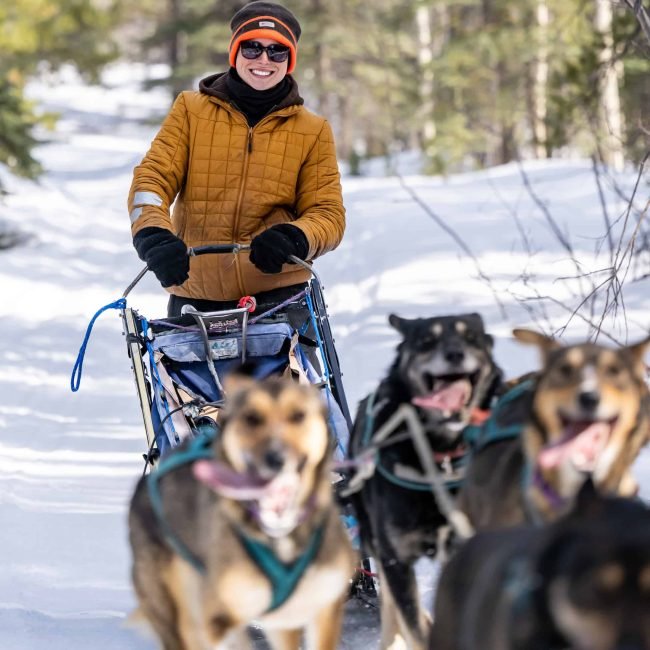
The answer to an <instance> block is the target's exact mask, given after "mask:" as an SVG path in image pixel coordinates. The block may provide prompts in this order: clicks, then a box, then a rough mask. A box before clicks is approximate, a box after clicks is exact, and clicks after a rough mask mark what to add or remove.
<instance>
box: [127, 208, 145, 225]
mask: <svg viewBox="0 0 650 650" xmlns="http://www.w3.org/2000/svg"><path fill="white" fill-rule="evenodd" d="M141 216H142V208H133V210H131V214H130V215H129V217H130V218H131V223H135V222H136V221H137V220H138V219H139V218H140V217H141Z"/></svg>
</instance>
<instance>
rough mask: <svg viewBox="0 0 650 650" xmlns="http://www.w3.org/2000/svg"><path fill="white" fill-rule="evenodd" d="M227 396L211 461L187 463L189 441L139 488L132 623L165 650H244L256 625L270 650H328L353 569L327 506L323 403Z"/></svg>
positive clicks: (268, 392)
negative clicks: (137, 621)
mask: <svg viewBox="0 0 650 650" xmlns="http://www.w3.org/2000/svg"><path fill="white" fill-rule="evenodd" d="M226 390H227V394H228V396H229V397H228V400H227V406H226V408H225V410H224V412H223V413H222V415H221V416H220V424H221V433H220V434H218V435H217V436H216V437H215V439H214V441H213V442H212V443H209V442H208V443H207V444H206V443H204V451H206V450H207V454H208V458H207V459H206V458H204V459H202V460H196V461H192V454H193V451H192V445H196V444H197V442H196V441H197V440H198V439H194V441H188V442H186V443H184V444H183V445H181V446H180V447H179V448H178V450H176V451H173V452H171V453H170V454H169V455H168V456H166V457H165V458H163V460H162V461H161V465H160V467H159V468H158V469H157V470H154V472H153V473H152V474H150V475H149V476H148V477H146V478H145V479H143V480H141V481H140V483H139V484H138V486H137V488H136V491H135V495H134V497H133V500H132V503H131V509H130V513H129V527H130V543H131V547H132V551H133V584H134V587H135V591H136V594H137V597H138V601H139V605H140V612H141V613H142V614H143V615H144V618H145V619H146V620H147V621H148V622H149V623H150V625H151V626H152V627H153V629H154V631H155V633H156V635H157V636H158V638H159V639H160V642H161V644H162V647H163V648H164V650H212V649H214V648H237V649H242V648H246V647H249V641H248V637H247V634H246V626H247V625H248V624H250V623H251V622H253V621H255V622H256V623H259V624H260V625H261V627H262V628H263V629H264V631H265V633H266V635H267V638H268V640H269V642H270V643H271V645H272V647H273V648H278V649H281V650H285V649H286V650H297V649H298V648H299V647H300V643H301V639H302V637H303V632H306V637H307V641H308V645H307V647H309V648H314V649H317V650H335V648H336V647H337V643H338V639H339V634H340V627H341V619H342V608H343V603H344V600H345V598H346V595H347V591H348V589H349V584H350V577H351V574H352V572H353V568H354V564H355V557H354V552H353V551H352V548H351V546H350V544H349V541H348V538H347V535H346V533H345V530H344V528H343V525H342V523H341V520H340V518H339V513H338V511H337V508H336V507H335V505H334V502H333V497H332V489H331V484H330V468H329V458H330V452H331V448H332V446H331V441H330V434H329V432H328V427H327V421H326V416H325V412H324V407H323V403H322V401H321V399H320V397H319V395H318V392H317V391H316V390H315V389H313V388H312V387H311V386H300V385H298V384H296V383H294V382H291V381H289V380H283V379H280V378H270V379H266V380H264V381H262V382H253V381H252V380H249V379H241V378H240V379H231V380H230V382H228V383H227V384H226ZM183 454H185V455H186V457H189V459H190V462H184V461H183V456H182V455H183ZM199 455H200V454H199ZM203 455H204V456H205V454H203ZM179 459H180V460H179ZM177 461H178V462H177ZM176 464H177V465H178V466H177V467H174V465H176ZM165 467H167V468H170V469H169V471H166V470H165ZM157 472H158V473H160V472H163V475H162V476H158V475H157Z"/></svg>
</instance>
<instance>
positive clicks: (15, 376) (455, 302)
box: [0, 65, 650, 650]
mask: <svg viewBox="0 0 650 650" xmlns="http://www.w3.org/2000/svg"><path fill="white" fill-rule="evenodd" d="M159 73H160V71H158V70H152V69H151V68H146V67H144V66H133V65H128V66H126V65H122V66H115V67H113V68H111V69H110V70H109V71H108V73H107V75H106V77H105V84H104V85H103V86H101V87H100V86H96V87H89V86H87V85H85V84H83V83H82V81H81V80H80V79H79V78H78V77H77V76H76V75H75V73H74V72H73V71H72V70H71V69H66V70H65V71H64V72H63V73H62V74H61V75H58V76H56V77H55V78H42V79H40V80H39V81H38V82H34V83H32V84H31V85H30V87H29V93H30V96H31V97H32V98H34V99H35V100H37V101H38V102H39V104H40V106H41V107H42V109H43V110H45V111H52V112H58V113H59V114H60V121H59V123H58V126H57V129H56V131H55V132H54V133H50V134H44V135H47V139H48V141H47V142H46V143H44V144H43V145H42V146H41V147H40V148H39V149H38V152H37V154H38V157H39V159H40V160H41V161H42V163H43V164H44V166H45V167H46V169H47V173H46V174H45V176H44V177H43V178H42V179H41V181H40V182H38V183H32V182H29V181H25V180H22V179H18V178H15V177H13V176H12V175H11V174H9V172H8V171H7V170H6V169H4V168H0V182H1V183H2V184H3V185H4V187H5V189H6V190H8V191H9V192H10V194H9V195H8V196H6V197H5V198H4V199H2V202H0V223H3V224H5V225H8V226H9V227H10V228H12V229H16V230H20V231H22V232H24V233H26V234H28V235H30V239H29V241H28V243H27V244H26V245H24V246H21V247H18V248H15V249H12V250H9V251H3V252H2V253H0V262H1V263H0V286H2V299H1V301H0V319H1V320H0V323H1V325H0V332H1V334H2V341H3V346H2V349H0V430H1V434H2V435H1V437H0V522H2V525H1V526H0V548H2V551H3V552H2V560H1V561H0V639H2V641H1V642H0V646H1V647H2V648H3V650H32V649H36V648H42V647H45V646H46V647H48V648H49V650H64V649H65V650H69V649H70V648H77V647H86V646H90V647H93V649H94V650H108V649H109V648H120V649H122V650H147V649H151V648H153V647H154V644H153V642H152V641H151V640H149V639H148V638H147V637H146V636H143V635H141V634H140V633H139V632H137V631H135V630H134V629H133V628H132V627H129V626H127V624H126V617H127V615H128V613H129V612H130V610H131V609H132V607H133V605H134V598H133V594H132V591H131V587H130V582H129V562H130V560H129V553H128V549H127V542H126V521H125V514H126V507H127V503H128V500H129V497H130V494H131V491H132V489H133V487H134V484H135V482H136V480H137V478H138V477H139V475H140V473H141V471H142V465H143V464H142V459H141V454H142V453H143V452H144V451H145V439H144V434H143V430H142V424H141V416H140V413H139V408H138V405H137V402H136V397H135V390H134V386H133V379H132V375H131V372H130V365H129V360H128V358H127V354H126V348H125V344H124V340H123V337H122V334H121V324H120V321H119V319H118V316H117V312H108V313H106V314H104V315H102V316H101V317H100V318H99V320H98V321H97V323H96V326H95V329H94V331H93V335H92V338H91V340H90V344H89V347H88V351H87V355H86V361H85V365H84V374H83V378H82V387H81V391H80V392H79V393H77V394H73V393H71V392H70V372H71V369H72V366H73V363H74V361H75V358H76V355H77V351H78V348H79V345H80V344H81V341H82V339H83V335H84V332H85V328H86V325H87V323H88V321H89V320H90V318H91V317H92V316H93V314H94V313H95V311H96V310H97V309H98V308H100V307H102V306H103V305H105V304H107V303H109V302H112V301H113V300H115V299H116V298H118V297H119V296H120V295H121V294H122V292H123V290H124V289H125V287H126V286H127V285H128V284H129V283H130V282H131V280H132V279H133V277H134V276H135V275H136V274H137V273H138V271H139V270H140V269H141V267H142V263H141V262H140V261H139V260H138V258H137V256H136V255H135V252H134V251H133V249H132V247H131V242H130V231H129V220H128V216H127V213H126V195H127V191H128V187H129V184H130V178H131V172H132V169H133V167H134V166H135V165H136V164H137V163H138V162H139V160H140V158H141V157H142V155H143V153H144V152H145V151H146V149H147V148H148V144H149V142H150V140H151V138H152V137H153V135H154V133H155V130H156V126H155V123H156V121H157V120H159V119H160V117H161V116H162V114H163V113H164V109H165V107H166V106H168V102H169V98H168V97H167V96H166V95H165V94H164V92H163V91H161V90H155V91H147V92H143V91H142V90H140V84H141V82H143V81H145V80H146V79H150V78H151V77H152V76H156V75H159ZM145 119H146V120H147V121H144V122H143V120H145ZM416 162H417V158H416V157H414V156H413V155H412V154H408V155H406V156H404V164H403V165H401V166H400V165H399V164H398V165H397V168H398V169H402V170H403V172H402V173H404V174H407V173H408V175H406V176H404V177H403V178H397V177H389V178H386V177H383V176H382V175H381V174H382V173H383V169H384V168H385V165H384V164H383V163H382V161H377V162H376V163H375V164H373V165H369V166H368V167H367V176H365V177H361V178H356V177H355V178H352V177H346V178H345V179H344V191H345V203H346V206H347V211H348V229H347V233H346V237H345V239H344V242H343V243H342V244H341V246H340V247H339V248H338V249H337V250H336V251H335V252H333V253H331V254H329V255H327V256H325V257H324V258H323V259H322V260H319V262H318V264H317V269H318V271H319V273H320V274H321V276H322V278H323V281H324V284H325V288H326V297H327V300H328V304H329V310H330V313H331V320H332V325H333V327H334V333H335V337H336V345H337V349H338V352H339V356H340V359H341V364H342V367H343V370H344V379H345V385H346V389H347V392H348V399H349V402H350V405H351V407H352V409H354V408H355V406H356V403H357V401H358V400H359V399H360V398H361V397H362V396H363V395H364V394H365V393H367V392H368V391H369V390H371V389H372V387H373V386H374V385H375V383H376V382H377V380H378V379H379V378H380V377H381V376H382V375H383V373H384V372H385V371H386V368H387V366H388V365H389V363H390V361H391V358H392V355H393V350H394V347H395V345H396V343H397V335H396V333H395V332H393V331H392V330H391V329H390V328H389V327H388V325H387V315H388V314H389V313H390V312H396V313H399V314H400V315H402V316H410V317H414V316H427V315H434V314H442V313H459V312H463V311H479V312H480V313H481V314H482V315H483V316H484V318H485V320H486V322H487V324H488V328H489V330H490V331H491V332H492V333H493V334H494V336H495V339H496V356H497V359H498V361H499V362H500V363H501V365H502V366H503V367H504V368H505V369H506V371H507V374H508V375H509V376H514V375H516V374H518V373H521V372H525V371H527V370H530V369H532V368H534V367H536V365H537V362H538V360H537V356H536V354H535V352H534V350H532V349H529V348H525V347H522V346H521V345H519V344H516V343H514V342H513V341H512V339H511V338H510V330H511V328H512V327H513V326H522V325H530V326H533V327H544V328H546V330H547V331H552V330H554V329H556V328H559V327H562V326H564V325H565V324H566V323H567V321H569V314H570V311H567V310H566V309H565V308H564V307H562V306H560V305H559V304H558V302H560V303H566V305H568V306H570V307H575V306H577V304H578V302H579V301H580V297H581V296H582V295H584V293H585V290H584V286H586V282H587V281H588V280H587V279H586V278H589V277H592V276H584V277H583V278H582V279H581V280H579V279H572V280H568V281H559V280H558V278H560V277H563V276H567V277H574V278H575V276H576V275H577V271H576V263H579V268H580V270H581V272H584V273H587V272H589V271H596V270H598V269H602V268H604V267H606V266H608V264H609V252H608V247H607V245H606V244H603V239H602V238H603V234H604V232H605V231H604V226H603V223H604V217H603V210H602V207H601V202H600V199H599V195H598V188H597V185H596V182H595V176H594V173H593V170H592V166H591V163H590V162H589V161H583V160H550V161H539V162H527V163H525V164H524V165H523V167H520V165H518V164H511V165H506V166H503V167H499V168H495V169H489V170H486V171H480V172H473V173H467V174H463V175H458V176H450V177H447V178H443V177H435V178H432V177H425V176H419V175H417V166H416ZM398 163H399V159H398ZM524 174H525V177H524ZM636 176H637V172H636V170H634V169H629V170H627V171H626V172H625V173H622V174H619V175H615V176H611V175H607V176H605V177H603V178H602V183H603V189H604V193H605V200H606V204H607V211H608V215H609V218H610V220H611V221H612V222H614V221H616V225H615V228H614V230H615V233H616V236H615V237H614V241H617V235H618V233H620V232H622V230H623V228H624V225H625V223H626V222H625V214H626V206H627V201H626V200H624V198H622V197H624V196H630V195H631V193H632V188H633V186H634V184H635V181H636ZM525 179H526V180H527V181H528V182H529V183H530V186H531V188H532V190H533V193H534V195H535V197H537V198H538V199H539V201H541V202H542V205H543V206H545V207H546V208H547V209H548V210H549V212H550V213H551V214H552V215H553V218H554V219H555V220H556V222H557V226H558V227H559V229H560V230H561V231H562V232H563V233H567V234H568V236H569V237H570V238H571V242H572V245H573V248H574V255H573V256H574V259H575V261H571V259H569V255H568V254H567V252H566V251H565V250H563V249H562V247H561V246H560V245H559V244H558V241H557V238H556V237H555V236H554V235H553V233H552V230H551V228H550V226H549V223H548V221H547V219H546V217H545V214H544V210H543V209H542V207H541V205H540V203H539V201H537V200H536V198H535V197H534V196H533V195H532V194H531V191H529V189H527V188H526V183H525V182H524V180H525ZM621 195H622V196H621ZM647 197H648V178H647V177H646V178H644V179H642V181H641V183H640V187H639V189H638V192H637V195H636V202H635V205H636V207H637V208H638V209H643V206H644V203H645V202H646V201H647ZM416 199H417V200H416ZM421 202H422V203H424V204H425V205H426V206H428V208H429V210H430V211H432V212H433V215H432V214H429V213H428V212H427V211H425V210H424V209H423V207H422V205H421ZM436 217H437V218H438V219H442V220H443V221H444V223H445V224H447V225H448V226H449V227H451V228H452V229H453V231H454V233H455V234H456V235H458V236H459V237H460V238H462V240H463V242H465V245H466V246H468V247H469V249H470V250H471V252H472V255H473V257H469V256H468V255H467V254H466V252H465V253H464V252H463V251H462V250H461V248H460V247H459V245H458V243H457V241H455V239H454V237H453V234H450V233H449V232H445V231H444V230H443V229H441V227H440V225H439V224H438V222H437V221H436ZM637 217H638V212H635V211H632V213H631V215H630V220H629V221H628V222H627V225H625V228H626V231H625V232H626V236H625V239H626V241H627V240H628V239H629V237H630V234H631V233H632V230H633V228H634V227H635V225H636V218H637ZM646 265H647V258H646ZM623 268H624V267H623ZM642 272H643V269H638V268H633V269H631V270H630V273H629V275H628V278H631V277H632V276H638V275H640V274H641V273H642ZM481 274H483V276H484V277H489V278H490V279H491V283H488V282H487V281H486V280H485V279H481ZM598 277H599V278H600V279H601V280H602V279H603V276H602V275H599V276H598ZM581 282H582V283H583V287H582V288H581V287H580V283H581ZM648 288H649V286H648V281H647V280H646V281H641V282H637V283H634V284H629V285H628V286H627V288H626V292H625V312H623V310H619V311H618V313H617V314H616V315H615V317H612V318H607V319H606V320H605V323H604V327H605V330H606V332H607V334H608V335H609V336H612V337H613V338H615V339H617V340H623V341H624V340H628V339H629V340H636V339H638V338H640V337H642V336H643V335H644V333H645V332H647V331H648V325H650V323H649V322H648V316H647V314H648V307H649V303H650V292H649V291H648ZM536 296H552V297H553V299H554V301H555V302H552V301H549V300H546V301H544V303H543V309H542V304H541V303H540V302H539V301H536V300H534V298H535V297H536ZM522 299H527V300H528V302H526V303H525V304H522V303H521V300H522ZM129 301H130V304H131V305H133V306H135V307H137V308H138V309H140V310H141V311H142V312H143V313H145V314H147V315H150V316H160V315H163V314H164V312H165V304H166V296H165V294H164V292H163V291H162V290H161V289H160V287H159V286H158V285H157V283H156V281H155V278H153V277H148V276H147V277H145V279H144V280H143V281H142V282H141V283H140V284H139V285H138V287H137V288H136V289H135V290H134V292H133V293H132V294H131V296H130V297H129ZM531 308H532V309H534V312H533V313H531V312H530V309H531ZM598 313H599V311H598V305H597V306H596V309H595V311H594V315H593V316H591V315H588V318H591V319H595V318H597V315H598ZM584 333H585V322H584V320H581V319H580V318H574V319H573V320H572V322H571V323H570V327H569V329H568V330H567V336H568V337H569V338H571V337H578V336H582V335H584ZM648 470H650V459H649V458H648V455H647V454H646V455H644V456H643V457H642V459H641V460H640V461H639V463H638V465H637V474H638V475H639V476H640V477H641V480H642V482H643V489H644V492H648V490H650V481H648V479H647V476H648ZM423 573H424V575H425V576H430V575H431V572H430V569H423ZM425 596H426V597H427V598H428V599H429V600H430V596H431V593H430V589H429V591H428V592H427V593H426V594H425ZM377 629H378V628H377V622H376V614H375V612H373V611H370V610H363V608H360V606H359V605H358V604H352V605H351V606H350V612H349V616H348V617H347V619H346V631H345V636H344V642H343V644H342V646H341V647H343V648H358V647H360V645H361V644H362V643H363V644H364V645H367V646H369V647H370V645H369V644H373V643H376V640H377V636H378V631H377Z"/></svg>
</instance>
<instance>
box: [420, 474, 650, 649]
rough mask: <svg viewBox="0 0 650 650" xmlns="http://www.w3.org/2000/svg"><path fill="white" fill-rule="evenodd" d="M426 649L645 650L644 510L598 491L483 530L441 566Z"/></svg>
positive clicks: (647, 514)
mask: <svg viewBox="0 0 650 650" xmlns="http://www.w3.org/2000/svg"><path fill="white" fill-rule="evenodd" d="M429 648H430V650H568V649H569V648H571V649H573V650H650V510H649V509H648V506H647V505H644V504H643V503H642V502H641V501H640V500H635V499H624V498H621V497H605V496H600V495H599V494H598V493H597V492H596V491H595V489H594V487H593V484H592V483H591V482H590V481H588V482H587V483H586V484H585V485H584V487H583V488H582V489H581V490H580V491H579V493H578V496H577V498H576V499H575V501H574V509H573V510H572V511H571V512H570V513H569V514H568V515H565V516H563V517H561V518H559V519H557V520H556V521H554V522H553V523H551V524H548V525H546V526H541V527H540V526H535V525H528V526H521V527H511V528H503V529H501V530H494V531H484V532H481V533H478V534H477V535H476V536H475V537H473V538H472V539H470V540H469V541H468V542H467V543H466V544H465V545H464V546H463V547H461V548H460V549H459V550H458V551H457V553H456V554H455V555H454V556H453V557H452V558H451V560H450V561H449V563H448V564H447V565H446V566H445V568H444V569H443V572H442V575H441V578H440V582H439V584H438V591H437V594H436V605H435V623H434V625H433V631H432V635H431V639H430V645H429Z"/></svg>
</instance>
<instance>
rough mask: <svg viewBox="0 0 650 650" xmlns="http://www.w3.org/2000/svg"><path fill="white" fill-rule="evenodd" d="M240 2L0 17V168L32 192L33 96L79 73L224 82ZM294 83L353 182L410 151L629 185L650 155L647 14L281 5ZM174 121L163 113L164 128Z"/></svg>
mask: <svg viewBox="0 0 650 650" xmlns="http://www.w3.org/2000/svg"><path fill="white" fill-rule="evenodd" d="M244 4H246V2H243V1H241V0H140V1H139V2H138V3H132V2H130V0H11V2H3V3H0V162H3V163H5V164H7V165H8V166H9V168H10V169H11V170H12V171H14V172H16V173H20V174H22V175H25V176H29V177H36V176H38V174H39V171H40V169H39V164H38V162H37V161H36V160H35V159H34V158H33V157H32V155H31V152H32V148H33V147H34V146H35V144H36V143H37V140H39V139H40V140H42V139H44V138H45V139H46V138H47V128H48V127H51V126H52V124H53V123H54V121H55V120H56V115H52V114H43V113H42V112H39V110H38V108H37V107H36V106H35V105H34V104H32V103H30V102H29V101H28V100H27V99H26V98H25V95H24V87H25V84H26V83H27V82H28V81H29V79H30V78H31V77H32V76H34V75H36V74H44V73H46V74H56V71H57V70H58V69H60V67H61V66H62V65H64V64H70V63H71V64H73V65H74V66H75V67H76V68H77V69H78V70H79V71H80V72H81V73H82V74H83V75H85V77H86V78H87V79H88V80H91V81H93V80H98V79H99V75H100V73H101V70H102V67H103V66H104V65H106V64H107V63H109V62H112V61H114V60H117V59H121V60H123V61H124V60H126V61H137V62H143V63H150V64H153V63H166V64H168V68H166V69H167V70H169V74H167V75H166V76H164V77H163V78H156V79H155V80H152V82H151V83H152V84H164V85H165V86H166V87H167V88H168V89H169V90H170V101H171V99H172V98H173V97H174V96H175V95H176V94H177V93H178V92H180V91H181V90H184V89H188V88H193V87H194V88H195V87H196V80H197V78H199V77H201V76H202V75H205V74H207V73H210V72H214V71H220V70H225V69H226V68H227V58H226V52H227V46H228V41H229V37H230V29H229V21H230V18H231V17H232V15H233V13H234V12H235V11H236V10H237V9H238V8H239V7H241V6H242V5H244ZM286 5H287V6H288V7H290V9H291V10H292V11H294V12H295V14H296V15H297V16H298V17H299V19H300V21H301V24H302V26H303V34H302V37H301V39H300V43H299V65H298V67H297V71H296V77H297V80H298V82H299V85H300V88H301V92H302V94H303V96H304V97H305V99H306V103H307V105H308V106H309V107H310V108H311V109H312V110H314V111H316V112H318V113H320V114H322V115H324V116H325V117H327V118H328V119H329V120H330V122H331V123H332V125H333V128H334V131H335V135H336V141H337V147H338V152H339V157H340V159H341V160H342V161H345V162H347V169H348V170H349V172H350V173H352V174H355V173H359V170H360V169H362V162H363V160H364V159H365V158H369V157H377V156H383V157H384V159H385V161H386V169H387V171H388V172H390V169H391V165H392V161H393V160H394V158H395V156H396V155H397V154H398V153H399V152H400V151H403V150H411V151H412V150H416V151H419V152H421V154H422V158H421V159H422V161H423V163H422V172H424V173H453V172H459V171H468V170H472V169H478V168H485V167H491V166H494V165H499V164H504V163H507V162H510V161H513V160H527V159H540V158H547V157H569V156H579V157H591V158H592V160H594V163H595V164H600V163H602V164H603V165H605V166H608V167H610V168H613V169H616V170H620V169H622V168H623V167H624V165H625V163H626V162H630V163H636V164H639V163H641V162H642V161H643V160H644V159H645V158H646V155H647V152H648V149H649V148H650V147H649V142H650V134H649V128H650V126H649V124H648V114H647V109H648V106H650V74H649V73H650V18H649V15H650V14H649V10H648V8H647V7H645V6H644V4H643V2H642V1H641V0H618V1H616V0H462V1H459V0H447V1H440V0H414V1H411V2H408V1H407V2H405V1H404V0H373V1H372V2H370V1H369V0H287V1H286ZM166 108H167V107H161V110H162V112H163V113H164V110H165V109H166Z"/></svg>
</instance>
